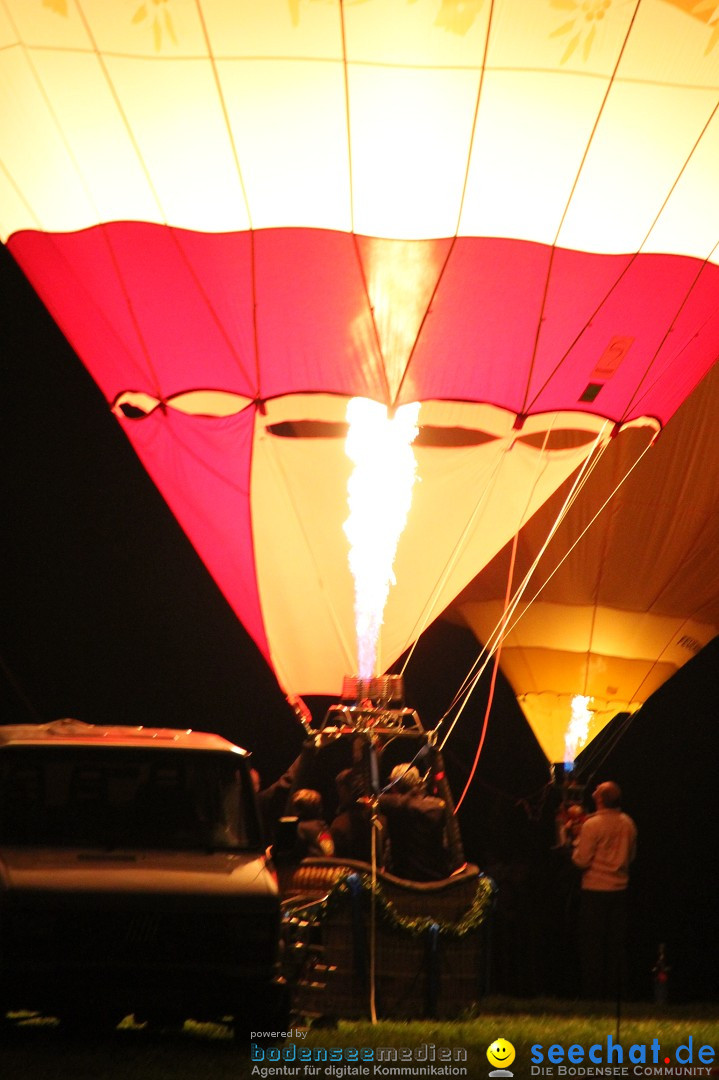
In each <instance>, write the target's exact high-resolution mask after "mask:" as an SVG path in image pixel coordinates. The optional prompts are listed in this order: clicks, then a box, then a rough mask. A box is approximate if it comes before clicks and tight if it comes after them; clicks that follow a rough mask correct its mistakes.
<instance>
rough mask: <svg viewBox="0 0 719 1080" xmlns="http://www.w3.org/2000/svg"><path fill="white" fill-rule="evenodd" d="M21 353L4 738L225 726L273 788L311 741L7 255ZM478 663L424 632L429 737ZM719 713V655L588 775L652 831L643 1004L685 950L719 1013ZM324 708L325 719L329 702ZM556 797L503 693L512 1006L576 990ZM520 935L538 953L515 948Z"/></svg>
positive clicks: (498, 732) (666, 691) (7, 293)
mask: <svg viewBox="0 0 719 1080" xmlns="http://www.w3.org/2000/svg"><path fill="white" fill-rule="evenodd" d="M0 342H1V346H0V347H1V360H0V369H1V371H2V387H1V390H0V408H1V410H2V440H3V443H2V461H3V469H2V492H3V515H2V521H3V526H2V538H3V573H2V611H3V615H4V618H3V631H2V640H1V642H0V663H1V664H2V670H1V671H0V708H1V709H2V714H1V715H2V722H4V723H17V722H27V721H37V720H51V719H55V718H57V717H59V716H74V717H77V718H79V719H82V720H85V721H88V722H92V723H120V724H146V725H153V726H168V727H194V728H196V729H200V730H202V729H204V730H213V731H217V732H220V733H221V734H223V735H225V736H227V737H228V738H231V739H233V740H234V741H236V742H238V743H240V744H241V745H244V746H246V747H247V749H249V750H252V751H253V752H254V754H255V758H256V764H257V766H258V768H259V769H260V772H261V773H262V775H263V776H264V777H267V778H268V779H273V778H274V776H275V775H277V774H278V773H279V772H280V771H282V769H284V768H285V767H286V766H287V764H289V762H290V761H291V760H292V758H293V757H294V756H295V754H296V752H297V750H298V748H299V746H300V744H301V734H302V733H301V730H300V728H299V725H298V724H297V722H296V721H295V720H294V718H293V716H292V714H291V712H290V710H289V709H288V707H287V706H286V704H285V702H284V699H283V696H282V694H281V693H280V691H279V689H278V687H277V685H276V683H275V681H274V677H273V675H272V673H271V672H270V670H269V669H268V667H267V665H266V664H265V662H264V660H263V659H262V658H261V656H260V655H259V653H258V652H257V650H256V648H255V646H254V644H253V643H252V642H251V641H250V639H249V638H248V637H247V635H246V634H245V632H244V631H243V629H242V627H241V626H240V625H239V623H238V622H237V619H236V617H235V616H234V614H233V613H232V611H231V610H230V609H229V607H228V606H227V604H226V603H225V601H224V599H223V598H222V596H221V594H220V592H219V590H218V589H217V587H216V586H215V585H214V583H213V582H212V580H211V579H210V577H209V575H208V574H207V572H206V571H205V569H204V567H203V565H202V564H201V563H200V561H199V559H198V557H197V556H196V555H195V553H194V550H193V548H192V547H191V545H190V544H189V542H188V541H187V540H186V539H185V538H184V535H183V534H182V533H181V531H180V529H179V527H178V526H177V524H176V523H175V520H174V518H173V517H172V515H171V513H170V511H169V510H168V508H167V507H166V505H165V504H164V502H163V500H162V499H161V497H160V495H159V494H158V493H157V491H156V489H155V488H154V486H153V484H152V483H151V481H150V480H149V478H148V477H147V476H146V474H145V473H144V471H143V469H142V467H141V466H140V463H139V461H138V460H137V458H136V457H135V454H134V451H133V450H132V448H131V447H130V444H129V443H128V442H127V440H126V439H125V436H124V435H123V433H122V431H121V429H120V427H119V425H118V424H117V423H116V421H115V420H114V419H113V418H112V416H111V415H110V412H109V409H108V408H107V405H106V403H105V402H104V400H103V398H102V395H101V394H100V392H99V390H98V389H97V388H96V387H95V385H94V383H93V382H92V380H91V379H90V377H89V376H88V375H87V374H86V372H85V371H84V368H83V367H82V365H81V364H80V362H79V361H78V360H77V358H76V357H75V355H74V354H73V352H72V350H71V349H70V348H69V346H68V345H67V343H66V342H65V341H64V339H63V337H62V335H61V334H60V333H59V332H58V331H57V329H56V328H55V327H54V325H53V323H52V321H51V319H50V317H49V316H48V315H47V313H46V312H45V311H44V309H43V308H42V306H41V305H40V303H39V301H38V300H37V298H36V297H35V296H34V293H33V292H32V290H31V288H30V287H29V285H28V284H27V283H26V282H25V280H24V279H23V277H22V275H21V274H20V272H19V271H18V270H17V268H16V267H15V265H14V264H13V263H12V260H11V259H10V257H9V256H8V255H7V253H6V251H5V250H4V249H0ZM477 648H478V647H477V644H476V642H475V641H474V639H473V638H472V637H471V636H470V635H469V633H468V632H466V631H464V630H461V629H460V628H458V627H454V626H450V625H449V624H444V623H438V624H435V625H434V626H433V627H431V628H430V630H429V631H428V632H427V634H426V635H425V640H424V641H423V642H422V643H421V645H420V647H419V648H418V650H417V651H416V653H415V656H414V658H413V661H412V664H411V666H410V668H409V670H408V673H407V679H406V681H407V689H408V693H407V697H408V704H410V705H412V706H414V707H416V708H417V709H418V710H419V712H420V714H421V716H422V718H423V720H424V721H425V725H426V726H433V725H434V723H435V722H436V720H437V719H438V717H439V716H440V715H441V714H442V713H443V712H444V710H445V708H446V707H447V705H448V704H449V702H450V700H451V698H452V696H453V694H454V692H455V690H456V689H457V688H458V686H459V684H460V682H461V680H462V678H463V677H464V675H465V673H466V672H467V670H468V668H469V666H470V664H471V663H472V661H473V660H474V658H475V656H476V653H477ZM338 689H339V688H338ZM486 694H487V687H486V686H480V688H479V689H478V691H477V693H476V694H475V696H474V698H473V699H472V702H471V704H470V706H469V708H468V709H467V710H466V712H465V714H464V716H463V718H462V721H461V723H460V725H459V726H458V730H457V732H456V734H455V735H454V736H453V738H452V741H451V742H450V743H449V744H448V748H447V754H446V757H447V765H448V771H449V775H450V779H451V781H452V786H453V789H454V790H455V794H458V793H459V791H460V790H461V787H462V786H463V784H464V780H465V779H466V776H467V773H468V769H469V767H470V764H471V761H472V758H473V757H474V751H475V748H476V743H477V738H478V732H479V728H480V726H481V721H482V717H483V713H484V703H485V701H486ZM718 702H719V644H718V641H717V640H715V641H714V642H713V643H712V645H710V646H709V647H708V648H707V649H705V650H704V651H703V653H701V654H700V655H699V656H698V657H697V658H696V659H695V660H693V661H692V662H690V663H689V664H688V665H687V666H686V667H685V668H684V669H683V670H682V671H681V672H680V673H679V674H678V675H677V676H676V677H675V678H674V679H672V680H671V681H670V683H668V684H667V685H666V686H665V687H663V688H662V689H661V690H660V691H659V692H658V693H657V694H655V695H654V697H653V698H652V699H651V700H650V701H649V702H648V703H647V705H646V706H645V707H644V708H643V709H642V710H641V712H640V713H639V714H638V716H637V717H636V718H635V719H634V720H633V722H632V723H631V724H630V725H629V727H628V728H627V730H626V731H625V732H624V734H623V735H622V737H621V738H620V739H619V740H618V741H617V742H616V745H614V746H613V748H612V747H611V746H610V743H611V738H610V739H607V740H606V744H607V749H606V750H603V751H602V753H601V754H599V755H598V756H597V759H596V761H595V764H594V766H593V770H594V771H593V773H592V775H590V776H588V777H586V779H587V780H588V782H589V783H590V784H592V785H593V784H594V783H595V782H597V781H599V780H601V779H606V778H612V779H616V780H618V781H619V783H620V784H621V785H622V787H623V789H624V792H625V800H624V801H625V808H626V809H627V811H628V812H629V813H630V814H632V816H633V817H634V818H635V820H636V821H637V825H638V828H639V834H640V847H639V857H638V860H637V863H636V866H635V869H634V874H633V883H632V905H633V927H634V930H633V936H632V948H631V956H630V961H631V987H630V993H631V994H632V996H635V997H639V998H647V997H651V965H652V963H653V961H654V958H655V956H656V952H657V947H658V943H659V942H660V941H664V942H666V945H667V950H668V955H669V962H670V963H671V965H672V971H671V974H670V980H671V981H670V995H671V996H672V997H673V998H674V999H675V1000H706V999H712V1000H715V999H716V1000H719V978H718V977H717V972H716V969H717V967H719V948H718V945H719V942H718V937H717V925H718V923H719V918H718V916H717V910H718V909H719V845H718V844H717V825H716V822H717V817H718V815H719V797H718V796H717V788H718V787H719V785H718V784H717V761H719V738H718V729H719V722H718V706H717V703H718ZM311 704H312V706H313V711H314V712H315V715H316V717H317V718H319V717H320V716H321V714H322V709H323V707H324V706H325V704H326V702H321V701H313V702H311ZM616 726H617V725H615V728H616ZM610 734H611V733H610ZM547 781H548V766H547V763H546V761H545V760H544V757H543V755H542V754H541V752H540V750H539V748H538V746H537V743H536V742H535V740H534V737H533V736H532V734H531V732H530V730H529V728H528V726H527V725H526V723H525V721H524V720H523V718H522V716H521V714H520V712H519V710H518V707H517V705H516V703H515V702H514V698H513V696H512V694H511V692H510V691H509V689H508V687H507V686H506V684H504V683H503V682H502V681H501V680H500V682H499V684H498V688H497V693H496V697H495V702H494V706H493V710H492V715H491V719H490V724H489V732H488V737H487V741H486V745H485V749H484V751H483V754H482V757H481V760H480V764H479V768H478V771H477V776H476V779H475V782H474V785H473V787H472V789H471V793H470V796H469V797H468V799H467V802H466V803H465V806H464V807H463V809H462V814H461V822H462V828H463V833H464V836H465V840H466V847H467V854H468V856H469V857H470V858H471V859H473V860H474V861H478V862H479V863H480V865H481V866H483V867H484V868H486V869H488V870H489V871H490V872H492V873H493V874H494V875H495V876H496V878H497V880H498V881H499V882H500V884H501V885H502V887H503V895H504V897H505V912H506V914H505V921H504V924H503V925H500V926H499V928H498V942H499V943H500V944H501V943H502V941H503V940H504V941H505V944H507V947H506V948H505V949H504V950H503V951H502V960H501V962H500V963H499V964H498V967H497V971H496V987H497V989H500V990H506V991H507V992H509V993H529V994H533V993H557V994H569V993H571V991H572V989H573V983H572V979H573V977H574V976H573V971H572V963H571V951H572V941H571V932H570V930H571V925H570V928H569V930H568V928H567V912H569V914H570V924H571V912H572V906H573V903H574V901H575V898H576V895H575V884H576V883H575V882H574V879H573V878H571V875H570V876H569V878H568V877H567V868H566V867H564V866H563V865H562V864H561V858H560V857H559V856H558V854H557V853H556V852H552V851H551V845H552V835H553V834H552V820H553V810H554V806H555V804H556V795H555V793H554V792H553V791H552V790H551V789H550V788H549V787H548V785H547ZM590 790H591V787H590ZM567 882H568V883H567ZM538 890H539V893H538ZM538 895H539V896H542V895H543V896H544V903H541V904H538V903H537V897H538ZM539 908H541V909H542V911H543V914H542V916H541V918H540V916H539V915H538V909H539ZM518 926H522V927H523V928H524V930H523V933H524V935H525V937H526V940H525V938H522V937H520V936H518V935H517V933H513V932H512V930H513V928H514V930H516V928H517V927H518ZM503 934H504V939H503V937H502V935H503ZM509 942H513V943H514V944H513V946H510V945H509V944H508V943H509ZM512 949H514V955H513V953H512ZM500 951H501V950H500Z"/></svg>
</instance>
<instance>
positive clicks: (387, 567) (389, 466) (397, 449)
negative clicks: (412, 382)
mask: <svg viewBox="0 0 719 1080" xmlns="http://www.w3.org/2000/svg"><path fill="white" fill-rule="evenodd" d="M418 416H419V404H418V403H416V402H413V403H412V404H409V405H401V406H400V407H399V408H398V409H397V410H396V412H395V413H394V415H393V416H389V415H388V413H387V409H386V407H385V406H384V405H380V404H378V403H377V402H376V401H369V400H368V399H367V398H352V400H351V401H350V402H349V403H348V405H347V420H348V423H349V432H348V434H347V441H346V443H345V451H346V453H347V456H348V457H349V458H350V460H351V461H352V462H353V463H354V469H353V471H352V475H351V477H350V480H349V484H348V487H347V501H348V503H349V508H350V516H349V517H348V519H347V521H346V522H345V524H344V530H345V534H346V536H347V539H348V540H349V543H350V552H349V564H350V570H351V571H352V576H353V577H354V583H355V629H356V633H357V654H358V672H357V673H358V675H359V676H360V678H363V679H369V678H371V677H372V676H373V675H375V674H378V672H376V671H375V667H376V665H377V652H378V645H379V634H380V630H381V627H382V620H383V617H384V609H385V606H386V604H387V597H388V596H389V589H390V585H392V584H394V574H393V571H392V565H393V563H394V557H395V554H396V552H397V544H398V543H399V538H400V536H401V534H402V530H403V529H404V526H405V523H406V521H407V514H408V513H409V508H410V505H411V503H412V487H413V485H414V478H415V472H416V468H417V463H416V461H415V457H414V452H413V450H412V442H413V441H414V439H415V437H416V435H417V430H418V428H417V419H418Z"/></svg>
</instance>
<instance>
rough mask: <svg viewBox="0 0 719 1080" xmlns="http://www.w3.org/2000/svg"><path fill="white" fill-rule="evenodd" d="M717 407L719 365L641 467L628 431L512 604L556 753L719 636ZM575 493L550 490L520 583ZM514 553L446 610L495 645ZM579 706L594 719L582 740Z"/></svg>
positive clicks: (508, 650)
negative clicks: (576, 726) (574, 723)
mask: <svg viewBox="0 0 719 1080" xmlns="http://www.w3.org/2000/svg"><path fill="white" fill-rule="evenodd" d="M718 409H719V368H714V369H713V370H712V371H711V372H710V373H709V375H707V377H706V379H705V380H704V382H703V383H702V384H701V386H700V387H699V388H698V389H697V390H695V391H694V393H693V394H692V395H691V397H690V398H689V399H688V401H687V402H685V404H684V405H683V406H682V407H681V409H680V410H679V411H678V413H677V414H676V415H675V416H674V417H673V418H672V420H671V421H670V423H669V424H668V425H667V427H666V429H665V430H664V431H663V432H662V435H661V437H660V438H659V439H658V440H657V442H656V445H655V446H653V447H652V448H651V450H650V452H648V453H646V454H644V456H642V457H641V458H640V459H639V461H638V464H636V462H637V454H636V450H637V448H636V447H635V446H633V445H632V443H633V442H634V441H635V440H637V439H641V434H640V433H639V432H632V433H631V434H629V436H628V438H627V440H626V441H624V440H617V442H616V443H615V444H614V445H613V446H612V447H611V448H610V451H609V452H608V453H607V454H606V455H605V456H604V458H603V459H602V460H601V462H599V464H598V465H597V468H596V470H595V471H594V473H593V475H592V477H591V479H590V480H589V482H588V483H587V485H586V487H585V488H584V490H583V492H582V494H581V496H580V497H579V498H578V499H577V501H576V502H575V504H574V506H573V508H572V513H571V514H569V515H567V516H566V518H565V519H564V520H563V522H562V524H561V525H560V527H559V528H558V529H557V532H556V534H555V536H554V537H553V538H552V540H551V543H550V544H549V546H548V547H547V548H546V551H545V552H544V554H543V555H542V558H541V559H540V561H539V562H538V564H537V566H536V568H535V570H534V573H533V574H532V577H531V579H530V581H529V583H528V587H527V589H526V590H525V592H524V594H523V595H522V596H521V598H520V599H519V603H518V604H517V606H516V608H515V609H514V610H513V611H512V614H511V617H510V619H509V621H508V623H507V625H506V633H505V634H504V636H503V640H502V643H501V651H500V666H501V668H502V669H503V671H504V673H505V675H506V676H507V678H508V680H509V682H510V684H511V686H512V687H513V689H514V691H515V693H516V695H517V699H518V701H519V704H520V706H521V707H522V709H523V711H524V713H525V716H526V717H527V719H528V721H529V723H530V725H531V727H532V730H533V731H534V733H535V735H536V737H537V739H538V741H539V743H540V745H541V747H542V749H543V750H544V753H545V755H546V756H547V758H548V759H549V761H550V762H565V761H568V762H571V761H573V760H574V758H575V757H576V756H577V754H579V753H580V752H581V751H582V749H584V748H585V747H587V746H588V745H589V743H590V742H591V740H592V739H593V738H594V737H595V736H596V735H598V734H599V733H600V731H601V730H602V729H603V728H604V727H605V725H606V724H607V723H608V722H609V721H610V720H612V719H613V718H614V717H615V716H617V715H618V714H620V713H628V714H633V713H635V712H636V711H637V710H638V709H639V708H640V707H641V705H643V704H644V702H646V700H647V699H648V698H649V697H650V696H651V694H653V693H654V691H655V690H657V689H658V688H659V687H660V686H661V685H662V684H663V683H664V682H666V680H667V679H669V678H671V676H672V675H673V674H674V673H675V672H676V671H677V670H678V669H679V668H680V667H682V666H683V665H684V664H685V663H686V662H687V661H688V660H690V659H691V658H692V657H693V656H695V655H696V654H697V653H698V652H699V651H700V650H701V649H702V648H703V647H704V646H705V645H707V644H708V643H709V641H711V640H712V639H713V638H714V637H715V636H716V634H717V633H718V632H719V567H718V566H717V560H716V552H717V550H718V549H719V504H718V503H717V477H718V476H719V456H718V453H717V441H716V417H717V410H718ZM563 496H566V492H562V491H559V492H557V493H556V494H555V495H554V496H552V497H551V498H550V499H549V500H548V501H547V502H546V503H545V504H544V506H543V507H542V508H541V509H540V510H539V511H538V512H537V513H536V515H535V516H534V518H533V519H532V520H531V521H530V522H528V523H527V525H525V527H524V528H523V529H522V532H521V533H520V536H519V546H518V552H517V558H516V562H515V573H514V577H515V582H516V584H518V583H519V582H521V581H522V579H523V578H524V575H525V574H526V573H527V571H528V570H529V568H530V566H531V565H532V563H533V561H534V559H535V557H536V553H537V552H538V551H540V550H541V549H542V547H543V544H544V542H545V539H546V537H547V535H548V533H549V531H550V530H551V528H552V526H553V524H554V522H555V520H556V517H557V514H558V513H559V510H560V507H561V501H562V498H563ZM605 503H606V509H605V510H602V508H603V507H604V506H605ZM509 555H510V553H509V552H508V551H507V550H505V551H504V552H502V553H500V554H499V555H498V556H497V557H496V558H495V559H494V560H493V561H492V562H491V563H490V564H489V566H488V567H487V568H486V569H485V570H484V571H483V573H482V574H480V575H479V576H478V577H477V579H475V581H474V582H472V583H471V584H470V585H469V586H468V587H467V589H465V590H464V591H463V593H462V594H461V595H460V597H458V598H457V600H456V601H455V602H454V604H453V605H452V606H451V608H450V612H449V613H448V617H452V618H454V619H459V620H461V621H464V622H465V623H466V624H467V625H469V626H470V627H471V628H472V629H473V630H474V632H475V633H476V634H477V636H478V637H479V638H480V640H483V641H489V640H490V639H491V636H492V634H493V633H494V632H495V629H496V627H497V626H498V625H499V624H500V623H501V622H502V617H503V613H504V611H505V596H506V592H507V574H508V566H509ZM576 699H579V700H578V701H577V700H576ZM573 702H574V714H575V717H577V720H580V717H581V716H582V715H583V717H584V720H585V722H586V728H585V729H584V730H579V731H578V732H576V737H573V734H574V733H573V732H572V730H570V722H571V720H572V714H573ZM588 756H589V760H590V761H591V760H592V754H591V751H588Z"/></svg>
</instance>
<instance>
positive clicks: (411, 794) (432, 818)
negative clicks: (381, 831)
mask: <svg viewBox="0 0 719 1080" xmlns="http://www.w3.org/2000/svg"><path fill="white" fill-rule="evenodd" d="M390 781H391V784H392V789H393V790H392V791H391V792H387V793H386V794H384V795H380V797H379V808H380V810H381V811H382V813H383V814H384V815H385V817H386V818H387V827H388V830H389V852H390V861H389V867H388V868H389V870H390V871H391V872H392V873H393V874H396V876H397V877H401V878H407V879H408V880H409V881H439V880H440V879H442V878H446V877H448V876H449V873H450V857H449V852H448V850H447V843H446V836H445V812H446V806H445V802H444V799H438V798H436V797H435V796H434V795H427V794H425V790H424V784H423V782H422V779H421V777H420V775H419V770H418V769H417V768H416V767H415V766H414V765H410V764H408V763H405V764H403V765H396V766H395V768H394V769H392V772H391V773H390Z"/></svg>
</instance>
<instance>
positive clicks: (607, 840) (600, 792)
mask: <svg viewBox="0 0 719 1080" xmlns="http://www.w3.org/2000/svg"><path fill="white" fill-rule="evenodd" d="M593 798H594V805H595V806H596V813H594V814H590V816H589V817H588V818H587V819H586V821H585V822H584V824H583V825H582V827H581V829H580V831H579V835H578V837H577V840H576V842H575V845H574V850H573V852H572V862H573V863H574V865H575V866H577V867H579V869H580V870H581V871H582V891H581V900H580V907H579V959H580V965H581V975H582V994H583V996H584V997H587V998H593V999H597V1000H600V999H605V998H609V997H615V996H620V995H621V994H622V990H623V986H624V982H625V977H626V970H625V969H626V957H625V949H626V927H627V902H626V897H627V886H628V884H629V866H630V863H631V862H632V861H633V859H634V856H635V854H636V847H637V828H636V825H635V824H634V822H633V821H632V819H631V818H630V817H629V815H628V814H625V813H623V812H622V809H621V800H622V793H621V791H620V789H619V785H618V784H615V783H614V782H613V781H611V780H608V781H605V783H603V784H599V786H598V787H597V788H596V789H595V791H594V792H593Z"/></svg>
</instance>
